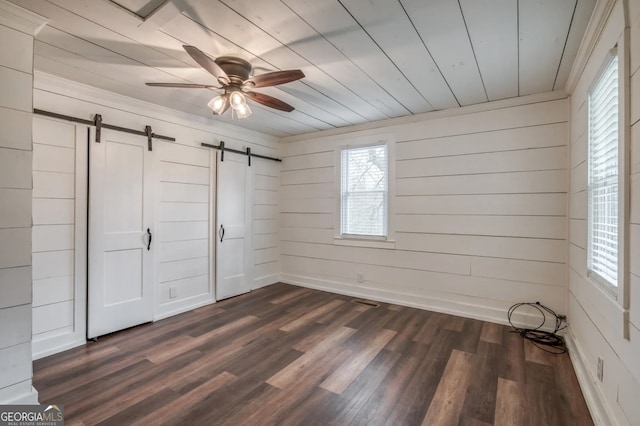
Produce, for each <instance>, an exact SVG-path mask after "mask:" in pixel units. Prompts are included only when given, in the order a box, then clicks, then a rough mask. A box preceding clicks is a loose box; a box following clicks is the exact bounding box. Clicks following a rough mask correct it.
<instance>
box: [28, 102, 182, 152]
mask: <svg viewBox="0 0 640 426" xmlns="http://www.w3.org/2000/svg"><path fill="white" fill-rule="evenodd" d="M33 113H34V114H38V115H44V116H46V117H52V118H59V119H61V120H67V121H71V122H74V123H82V124H87V125H89V126H96V142H98V143H100V133H101V130H102V129H110V130H116V131H118V132H124V133H131V134H132V135H139V136H145V137H146V138H147V143H148V149H149V151H153V142H152V139H162V140H165V141H171V142H175V140H176V138H172V137H170V136H163V135H159V134H157V133H153V131H152V130H151V126H145V128H144V130H136V129H129V128H127V127H120V126H115V125H113V124H107V123H103V122H102V115H100V114H95V115H94V116H93V120H86V119H84V118H78V117H71V116H70V115H64V114H58V113H57V112H51V111H45V110H42V109H37V108H34V109H33Z"/></svg>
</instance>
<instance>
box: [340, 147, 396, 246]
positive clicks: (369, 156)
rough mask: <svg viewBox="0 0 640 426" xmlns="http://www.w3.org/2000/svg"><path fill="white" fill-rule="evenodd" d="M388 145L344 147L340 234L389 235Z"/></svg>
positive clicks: (342, 156) (342, 155)
mask: <svg viewBox="0 0 640 426" xmlns="http://www.w3.org/2000/svg"><path fill="white" fill-rule="evenodd" d="M387 181H388V156H387V146H386V145H375V146H365V147H356V148H345V149H343V150H342V153H341V191H340V194H341V208H340V210H341V233H342V234H343V235H363V236H376V237H384V236H386V235H387V210H388V208H387V203H388V200H387V198H388V195H387V194H388V191H387V187H388V182H387Z"/></svg>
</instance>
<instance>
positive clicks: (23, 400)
mask: <svg viewBox="0 0 640 426" xmlns="http://www.w3.org/2000/svg"><path fill="white" fill-rule="evenodd" d="M29 382H31V380H29ZM24 384H25V383H20V384H18V385H17V386H16V387H17V388H23V389H22V392H20V393H18V395H12V396H11V397H10V399H4V400H0V404H2V405H37V404H39V402H38V391H37V390H36V388H34V387H33V386H30V385H29V386H28V387H27V388H25V386H23V385H24ZM12 388H13V387H12V386H9V389H12ZM3 390H4V389H3ZM16 390H17V389H14V392H15V391H16ZM3 396H4V395H3Z"/></svg>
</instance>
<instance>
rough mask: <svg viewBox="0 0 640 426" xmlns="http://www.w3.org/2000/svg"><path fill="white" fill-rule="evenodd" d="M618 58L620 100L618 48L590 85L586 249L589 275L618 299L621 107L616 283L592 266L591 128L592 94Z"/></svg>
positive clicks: (588, 103) (604, 63) (618, 147)
mask: <svg viewBox="0 0 640 426" xmlns="http://www.w3.org/2000/svg"><path fill="white" fill-rule="evenodd" d="M616 59H618V64H617V66H618V76H617V77H618V99H617V101H618V102H619V100H620V91H619V89H620V75H619V67H620V62H619V58H618V55H617V51H616V48H614V49H611V50H610V51H609V54H608V55H607V57H606V59H605V61H604V62H603V63H602V65H601V66H600V69H599V70H598V72H597V73H596V78H595V79H594V80H593V82H592V83H591V86H590V87H589V91H588V92H587V249H586V253H587V277H588V278H589V279H590V280H591V281H593V282H595V283H596V284H597V285H599V286H600V287H601V288H602V289H603V290H605V291H607V292H608V293H609V294H611V296H612V297H614V298H615V299H617V288H618V287H619V286H620V284H621V281H620V267H621V264H622V262H621V259H620V258H621V253H622V252H621V250H620V249H621V248H622V247H621V245H620V242H621V238H620V236H621V234H622V233H623V227H622V226H621V225H622V223H621V216H622V215H621V210H620V198H621V196H622V194H621V191H620V189H621V188H620V171H621V170H620V169H621V167H620V165H621V154H622V153H621V151H620V126H619V124H620V120H621V117H620V108H619V107H618V111H617V115H618V117H617V120H618V129H617V135H616V137H617V145H618V146H617V148H616V149H617V151H618V152H617V163H618V164H617V166H616V169H617V170H616V172H617V176H616V178H617V182H616V184H617V197H618V206H617V207H618V210H617V222H618V223H617V235H616V275H617V276H616V283H615V284H612V283H611V282H609V281H608V280H607V279H606V278H605V277H604V276H602V275H601V274H600V273H598V272H597V271H595V270H593V269H591V268H590V263H591V262H592V260H591V259H592V254H591V253H592V250H591V247H592V244H593V242H592V240H593V231H592V229H593V222H592V220H591V217H592V211H593V203H592V188H591V187H592V182H591V166H592V141H591V130H592V125H591V110H592V108H591V96H592V94H593V93H594V90H595V89H596V87H597V86H598V85H599V84H600V83H601V81H602V79H603V78H604V74H605V72H606V71H607V70H608V69H609V67H610V66H611V64H612V63H613V61H614V60H616Z"/></svg>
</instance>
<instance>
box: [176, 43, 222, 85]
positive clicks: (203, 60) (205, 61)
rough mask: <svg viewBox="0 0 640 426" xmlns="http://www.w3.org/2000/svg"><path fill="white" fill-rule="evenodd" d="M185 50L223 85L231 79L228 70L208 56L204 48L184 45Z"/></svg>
mask: <svg viewBox="0 0 640 426" xmlns="http://www.w3.org/2000/svg"><path fill="white" fill-rule="evenodd" d="M182 47H183V48H184V50H186V51H187V53H188V54H189V55H190V56H191V57H192V58H193V60H194V61H196V62H197V63H198V65H200V66H201V67H202V68H204V69H205V70H207V71H209V72H210V73H211V74H212V75H213V76H214V77H215V78H216V79H217V80H218V81H219V82H220V84H222V85H223V86H226V85H227V84H229V82H230V81H231V80H230V79H229V76H228V75H227V73H226V72H224V70H223V69H222V68H220V66H219V65H218V64H216V63H215V61H214V60H213V59H211V58H210V57H209V56H207V54H206V53H204V52H203V51H202V50H200V49H198V48H197V47H195V46H188V45H184V46H182Z"/></svg>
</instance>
